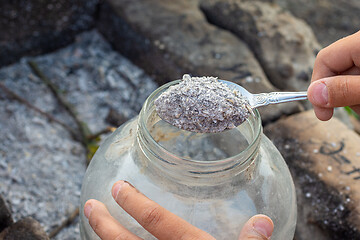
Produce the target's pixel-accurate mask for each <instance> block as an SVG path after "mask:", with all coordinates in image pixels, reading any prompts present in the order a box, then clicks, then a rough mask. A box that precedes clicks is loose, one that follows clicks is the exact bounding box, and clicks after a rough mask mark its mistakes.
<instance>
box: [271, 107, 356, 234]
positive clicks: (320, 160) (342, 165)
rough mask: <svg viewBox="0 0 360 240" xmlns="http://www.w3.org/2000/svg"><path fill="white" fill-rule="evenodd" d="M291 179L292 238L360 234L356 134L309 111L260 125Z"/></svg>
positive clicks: (338, 123) (336, 121)
mask: <svg viewBox="0 0 360 240" xmlns="http://www.w3.org/2000/svg"><path fill="white" fill-rule="evenodd" d="M265 134H266V135H267V136H269V137H270V139H271V140H272V141H273V142H274V144H275V145H276V147H277V148H278V149H279V151H280V152H281V154H282V155H283V156H284V158H285V161H286V162H287V164H288V166H289V168H290V171H291V174H292V176H293V179H294V183H295V187H296V193H297V200H298V220H297V229H296V233H295V238H296V239H297V240H307V239H320V240H323V239H335V240H337V239H339V240H340V239H360V208H359V206H360V205H359V203H360V184H359V183H360V150H359V144H360V136H359V135H358V134H356V133H355V132H354V131H352V130H351V129H349V128H348V127H347V126H346V125H344V124H343V123H342V122H340V121H339V120H337V119H335V118H334V119H332V120H330V121H328V122H321V121H319V120H318V119H317V118H316V117H315V115H314V113H313V111H308V112H303V113H300V114H295V115H293V116H291V117H287V118H284V119H281V120H279V121H277V122H276V123H273V124H270V125H268V126H266V128H265Z"/></svg>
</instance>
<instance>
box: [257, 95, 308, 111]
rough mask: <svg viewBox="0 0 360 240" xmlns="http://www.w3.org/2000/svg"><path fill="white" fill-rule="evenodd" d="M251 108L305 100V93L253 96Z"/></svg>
mask: <svg viewBox="0 0 360 240" xmlns="http://www.w3.org/2000/svg"><path fill="white" fill-rule="evenodd" d="M253 99H254V102H253V104H252V107H253V108H257V107H261V106H266V105H269V104H278V103H285V102H292V101H298V100H306V99H307V92H271V93H259V94H254V98H253Z"/></svg>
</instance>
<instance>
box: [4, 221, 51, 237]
mask: <svg viewBox="0 0 360 240" xmlns="http://www.w3.org/2000/svg"><path fill="white" fill-rule="evenodd" d="M14 239H26V240H49V237H48V236H47V234H46V232H45V231H44V229H43V228H42V226H41V225H40V223H39V222H38V221H36V220H35V219H33V218H31V217H27V218H24V219H22V220H20V221H18V222H16V223H15V224H13V225H11V226H10V227H8V228H7V229H5V230H4V233H1V236H0V240H14Z"/></svg>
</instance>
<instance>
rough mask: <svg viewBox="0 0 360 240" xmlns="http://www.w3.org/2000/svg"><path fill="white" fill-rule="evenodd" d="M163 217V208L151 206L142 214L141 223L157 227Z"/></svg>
mask: <svg viewBox="0 0 360 240" xmlns="http://www.w3.org/2000/svg"><path fill="white" fill-rule="evenodd" d="M162 219H163V210H162V209H161V208H160V207H158V206H154V207H149V208H148V209H146V210H145V211H144V212H143V214H142V216H141V223H142V224H141V225H142V226H143V227H144V228H156V227H157V226H158V225H159V224H160V223H161V221H162Z"/></svg>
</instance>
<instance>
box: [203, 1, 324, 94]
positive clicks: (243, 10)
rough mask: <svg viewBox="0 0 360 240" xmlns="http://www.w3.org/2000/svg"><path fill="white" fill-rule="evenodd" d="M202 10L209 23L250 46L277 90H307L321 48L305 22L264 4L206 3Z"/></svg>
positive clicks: (247, 2)
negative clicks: (227, 31) (233, 34)
mask: <svg viewBox="0 0 360 240" xmlns="http://www.w3.org/2000/svg"><path fill="white" fill-rule="evenodd" d="M201 9H202V10H203V11H204V13H205V15H206V17H207V18H208V19H209V21H210V22H212V23H214V24H216V25H218V26H220V27H222V28H225V29H228V30H230V31H232V32H233V33H235V34H236V35H237V36H238V37H239V38H240V39H243V40H244V41H245V42H246V43H247V45H248V46H249V47H250V48H251V49H252V51H253V52H254V53H255V56H256V58H257V59H258V61H259V62H260V64H261V66H262V67H263V69H264V71H265V73H266V75H267V77H268V78H269V80H270V82H271V83H273V84H274V85H275V86H276V87H278V88H279V89H282V90H295V91H299V90H306V89H307V87H308V86H309V84H310V80H311V74H312V67H313V65H314V62H315V56H316V54H317V52H318V51H319V50H320V48H321V47H320V44H319V43H318V42H317V39H316V37H315V36H314V34H313V32H312V29H311V28H310V27H309V26H308V25H307V24H306V23H305V22H304V21H303V20H301V19H297V18H295V17H294V16H293V15H291V14H290V13H289V12H286V11H284V9H282V8H280V7H279V6H277V5H274V4H270V3H264V2H261V1H234V0H225V1H219V0H210V1H208V0H205V1H202V2H201Z"/></svg>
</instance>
